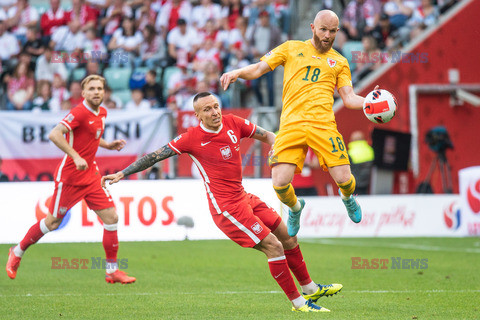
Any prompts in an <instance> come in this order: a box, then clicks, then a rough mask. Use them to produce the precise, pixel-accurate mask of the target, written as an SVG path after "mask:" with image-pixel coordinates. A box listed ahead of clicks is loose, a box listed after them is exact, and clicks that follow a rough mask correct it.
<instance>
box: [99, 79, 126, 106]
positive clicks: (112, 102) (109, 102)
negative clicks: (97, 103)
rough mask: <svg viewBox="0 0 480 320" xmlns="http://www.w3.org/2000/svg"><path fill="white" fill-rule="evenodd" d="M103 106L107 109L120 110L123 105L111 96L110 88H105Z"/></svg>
mask: <svg viewBox="0 0 480 320" xmlns="http://www.w3.org/2000/svg"><path fill="white" fill-rule="evenodd" d="M103 105H104V106H105V107H107V108H108V109H122V108H123V103H122V100H120V99H119V98H118V97H116V96H115V95H114V94H112V88H110V87H109V86H108V85H107V86H105V95H104V97H103Z"/></svg>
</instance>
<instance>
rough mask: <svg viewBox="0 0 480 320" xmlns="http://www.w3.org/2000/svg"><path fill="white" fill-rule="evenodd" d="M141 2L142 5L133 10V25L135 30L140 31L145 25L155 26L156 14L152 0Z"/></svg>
mask: <svg viewBox="0 0 480 320" xmlns="http://www.w3.org/2000/svg"><path fill="white" fill-rule="evenodd" d="M143 2H144V3H143V5H142V6H141V7H140V8H138V9H137V10H136V11H135V26H136V27H137V30H140V31H142V32H143V30H144V29H145V27H146V26H147V25H152V26H154V28H155V22H156V21H157V15H158V12H157V11H155V9H154V4H153V0H145V1H143ZM155 33H156V30H155ZM162 40H163V39H162Z"/></svg>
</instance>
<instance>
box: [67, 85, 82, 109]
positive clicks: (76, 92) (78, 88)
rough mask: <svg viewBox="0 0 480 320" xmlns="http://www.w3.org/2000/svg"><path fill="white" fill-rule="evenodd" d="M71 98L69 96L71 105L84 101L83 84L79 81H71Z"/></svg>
mask: <svg viewBox="0 0 480 320" xmlns="http://www.w3.org/2000/svg"><path fill="white" fill-rule="evenodd" d="M69 88H70V90H69V91H70V98H68V100H67V101H68V102H70V105H71V106H76V105H79V104H80V103H81V102H82V101H83V97H82V85H81V84H80V82H79V81H72V82H71V83H70V87H69Z"/></svg>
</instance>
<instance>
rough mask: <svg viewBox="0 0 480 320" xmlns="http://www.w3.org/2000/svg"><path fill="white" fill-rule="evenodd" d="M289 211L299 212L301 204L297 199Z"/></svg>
mask: <svg viewBox="0 0 480 320" xmlns="http://www.w3.org/2000/svg"><path fill="white" fill-rule="evenodd" d="M290 209H292V211H293V212H298V211H300V209H302V204H301V203H300V201H298V199H297V202H296V203H295V205H294V206H293V207H291V208H290Z"/></svg>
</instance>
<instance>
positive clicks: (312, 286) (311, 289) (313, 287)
mask: <svg viewBox="0 0 480 320" xmlns="http://www.w3.org/2000/svg"><path fill="white" fill-rule="evenodd" d="M300 287H302V292H303V293H305V294H313V293H315V292H317V290H318V285H317V284H316V283H315V282H313V281H312V282H310V283H309V284H306V285H304V286H300Z"/></svg>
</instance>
